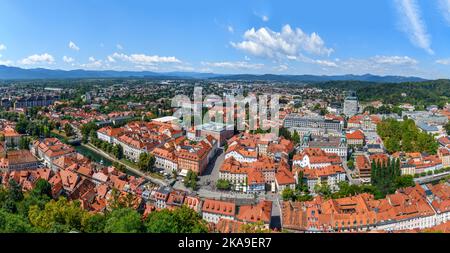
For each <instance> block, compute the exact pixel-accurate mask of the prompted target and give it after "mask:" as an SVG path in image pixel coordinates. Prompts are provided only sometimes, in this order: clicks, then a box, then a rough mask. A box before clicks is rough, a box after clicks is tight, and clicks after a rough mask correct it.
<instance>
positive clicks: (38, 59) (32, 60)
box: [20, 53, 55, 65]
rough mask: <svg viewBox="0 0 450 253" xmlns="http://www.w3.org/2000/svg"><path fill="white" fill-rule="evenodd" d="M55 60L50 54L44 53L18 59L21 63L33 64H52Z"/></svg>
mask: <svg viewBox="0 0 450 253" xmlns="http://www.w3.org/2000/svg"><path fill="white" fill-rule="evenodd" d="M54 62H55V58H53V56H52V55H50V54H48V53H45V54H34V55H31V56H28V57H27V58H25V59H22V60H21V61H20V63H21V64H23V65H34V64H41V63H43V64H52V63H54Z"/></svg>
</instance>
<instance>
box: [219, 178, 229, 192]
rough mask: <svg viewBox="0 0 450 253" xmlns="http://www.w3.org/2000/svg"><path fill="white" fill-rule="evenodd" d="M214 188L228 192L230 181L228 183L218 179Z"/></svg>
mask: <svg viewBox="0 0 450 253" xmlns="http://www.w3.org/2000/svg"><path fill="white" fill-rule="evenodd" d="M216 187H217V189H219V190H230V189H231V184H230V181H228V180H224V179H219V180H217V183H216Z"/></svg>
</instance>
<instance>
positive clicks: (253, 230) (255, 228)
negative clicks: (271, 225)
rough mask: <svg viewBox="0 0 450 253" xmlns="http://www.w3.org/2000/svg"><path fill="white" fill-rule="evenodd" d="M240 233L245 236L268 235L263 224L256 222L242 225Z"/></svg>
mask: <svg viewBox="0 0 450 253" xmlns="http://www.w3.org/2000/svg"><path fill="white" fill-rule="evenodd" d="M240 232H242V233H246V234H261V233H270V230H269V229H267V228H266V226H265V224H264V222H262V221H258V222H254V223H247V224H244V225H242V227H241V231H240Z"/></svg>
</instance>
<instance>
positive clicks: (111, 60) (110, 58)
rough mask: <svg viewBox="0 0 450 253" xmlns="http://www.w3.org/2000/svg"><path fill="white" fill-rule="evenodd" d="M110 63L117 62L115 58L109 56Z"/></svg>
mask: <svg viewBox="0 0 450 253" xmlns="http://www.w3.org/2000/svg"><path fill="white" fill-rule="evenodd" d="M106 59H107V60H108V61H109V62H116V60H114V58H113V57H112V56H110V55H108V57H107V58H106Z"/></svg>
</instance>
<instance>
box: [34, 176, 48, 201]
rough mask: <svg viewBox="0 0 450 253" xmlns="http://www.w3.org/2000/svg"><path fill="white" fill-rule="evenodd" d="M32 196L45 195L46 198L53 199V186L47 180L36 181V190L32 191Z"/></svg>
mask: <svg viewBox="0 0 450 253" xmlns="http://www.w3.org/2000/svg"><path fill="white" fill-rule="evenodd" d="M31 194H32V195H35V196H42V195H45V196H47V197H49V198H51V197H52V186H51V184H50V183H49V182H48V181H47V180H44V179H41V178H40V179H38V180H37V181H36V184H35V186H34V189H33V190H32V191H31Z"/></svg>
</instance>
